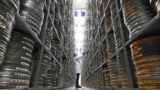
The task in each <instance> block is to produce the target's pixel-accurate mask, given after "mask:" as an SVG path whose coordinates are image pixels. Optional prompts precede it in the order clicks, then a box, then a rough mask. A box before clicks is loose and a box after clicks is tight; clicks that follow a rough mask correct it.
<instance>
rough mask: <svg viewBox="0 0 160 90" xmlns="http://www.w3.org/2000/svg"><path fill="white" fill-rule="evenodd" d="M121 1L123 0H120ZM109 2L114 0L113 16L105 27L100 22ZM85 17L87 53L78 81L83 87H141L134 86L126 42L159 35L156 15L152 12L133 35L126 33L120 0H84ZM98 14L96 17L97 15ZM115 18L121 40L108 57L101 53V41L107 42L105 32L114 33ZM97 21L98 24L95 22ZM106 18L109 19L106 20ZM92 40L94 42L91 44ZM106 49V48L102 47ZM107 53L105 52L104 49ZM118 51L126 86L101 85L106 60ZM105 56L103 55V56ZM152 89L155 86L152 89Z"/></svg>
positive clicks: (134, 89) (131, 89)
mask: <svg viewBox="0 0 160 90" xmlns="http://www.w3.org/2000/svg"><path fill="white" fill-rule="evenodd" d="M124 1H125V0H124ZM111 3H114V4H115V10H116V16H115V18H114V22H113V21H112V23H110V27H105V31H104V26H103V25H104V23H105V20H106V19H107V17H108V16H110V15H111V11H110V6H111ZM87 4H88V19H87V24H88V26H87V30H88V41H87V42H88V49H89V50H90V51H89V52H90V53H88V57H86V61H85V62H84V63H85V64H83V73H82V83H83V85H84V86H86V87H92V88H98V89H101V90H106V89H107V90H144V89H140V88H138V86H137V82H136V77H135V74H134V70H133V67H134V66H133V64H132V60H131V54H130V48H129V45H130V44H131V43H132V42H133V41H135V40H138V39H140V38H143V37H146V36H152V35H159V34H160V31H159V28H160V26H159V25H158V22H159V21H160V16H159V15H156V16H155V17H153V19H152V20H151V21H150V22H149V23H147V24H146V25H145V26H144V27H143V28H142V30H141V31H139V33H138V34H136V35H135V36H134V37H133V38H131V39H129V37H127V36H126V35H127V33H128V32H126V31H127V28H126V26H125V25H124V22H123V15H122V7H121V5H120V0H94V1H93V0H89V1H88V3H87ZM97 17H98V18H97ZM116 21H117V22H118V24H117V25H118V26H119V30H120V36H121V43H122V45H121V46H120V47H118V48H116V50H115V51H114V52H113V53H112V54H111V55H110V56H109V57H108V56H107V57H104V54H103V53H104V52H105V51H103V50H104V48H106V47H105V45H108V44H107V42H109V38H108V37H109V35H111V34H114V31H113V27H114V23H115V22H116ZM96 22H98V24H97V23H96ZM108 22H109V21H108ZM95 44H96V45H95ZM106 52H107V51H106ZM105 54H109V53H105ZM120 54H122V55H123V56H124V57H123V58H124V59H123V60H122V61H121V64H122V65H124V66H125V67H124V68H125V77H126V78H127V79H128V81H127V82H128V83H129V86H128V87H127V88H122V87H121V88H118V87H110V86H107V87H106V85H105V79H107V80H108V78H105V77H104V76H103V74H104V75H105V73H106V72H108V71H109V69H108V68H109V66H108V63H109V62H110V61H113V59H117V58H118V55H120ZM106 58H107V59H106ZM101 59H102V60H101ZM155 90H156V89H155Z"/></svg>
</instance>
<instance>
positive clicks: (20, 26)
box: [0, 0, 74, 90]
mask: <svg viewBox="0 0 160 90" xmlns="http://www.w3.org/2000/svg"><path fill="white" fill-rule="evenodd" d="M55 1H56V0H55ZM56 2H57V1H56ZM66 2H68V4H71V3H72V0H69V1H68V0H67V1H65V3H63V4H64V7H68V9H70V10H71V9H72V7H71V6H70V5H67V4H66ZM0 3H3V4H4V5H6V6H8V7H10V6H9V5H8V2H7V1H6V0H1V1H0ZM50 3H51V0H47V1H46V4H45V9H44V13H45V16H44V21H43V26H42V33H41V35H40V38H39V37H38V36H35V35H34V33H33V31H32V30H31V28H30V27H29V26H28V25H27V23H26V22H25V21H24V20H23V19H22V18H21V17H20V15H19V14H18V13H15V22H16V24H15V27H14V28H15V29H16V30H17V31H19V32H22V33H25V34H27V35H30V36H31V37H33V39H34V40H35V41H36V44H37V45H38V46H37V47H38V48H39V54H38V57H37V64H36V66H35V73H34V75H33V76H34V78H33V80H32V82H33V87H31V88H28V89H24V90H56V89H58V88H66V86H65V85H64V86H61V87H58V86H57V87H51V88H38V78H39V72H40V67H41V62H42V56H43V52H44V51H45V52H47V53H48V54H49V55H51V57H52V58H53V59H54V60H55V62H56V63H57V65H59V67H60V68H61V69H62V71H63V74H65V75H66V76H65V80H64V81H67V80H68V81H70V82H69V83H70V86H71V85H73V83H74V77H73V76H71V74H72V73H71V72H69V71H68V70H67V68H66V67H65V66H66V65H64V66H63V64H62V63H61V62H59V61H58V60H57V58H56V56H55V55H53V54H52V53H51V52H50V51H48V49H47V48H46V47H45V45H44V40H45V35H46V34H45V33H46V29H47V26H48V18H50V14H49V13H50V12H49V11H50ZM65 10H66V9H64V10H63V12H65ZM69 12H70V11H68V12H67V13H65V14H64V15H62V16H61V15H60V13H59V15H60V18H61V22H63V23H62V28H63V33H62V34H63V35H64V33H66V31H67V33H68V34H70V36H68V37H67V38H70V39H72V38H73V37H72V34H73V31H70V30H69V28H71V27H70V26H68V25H66V26H67V29H68V30H64V26H65V25H64V24H65V22H64V19H65V18H64V17H70V18H69V19H68V20H69V21H70V22H71V23H72V21H73V20H72V19H71V18H72V17H71V13H69ZM71 23H70V24H71ZM53 28H54V30H56V28H55V27H54V25H53ZM56 31H57V30H56ZM57 36H58V37H59V35H58V34H57ZM59 40H60V41H61V40H62V39H61V38H60V37H59ZM68 43H69V44H70V45H72V44H73V43H71V42H68ZM62 44H63V43H62ZM71 48H72V47H70V48H69V49H70V50H71ZM64 49H65V47H62V46H61V52H62V53H65V56H67V54H68V53H71V52H70V51H65V50H64ZM72 53H73V52H72ZM61 55H62V54H61ZM71 59H72V56H71V57H69V58H67V61H69V60H71ZM68 64H70V63H68ZM68 64H67V65H68ZM7 90H11V89H7ZM15 90H19V89H15Z"/></svg>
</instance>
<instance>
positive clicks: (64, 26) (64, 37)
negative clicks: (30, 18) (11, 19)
mask: <svg viewBox="0 0 160 90" xmlns="http://www.w3.org/2000/svg"><path fill="white" fill-rule="evenodd" d="M0 3H3V4H4V5H6V6H7V7H10V6H9V4H8V1H7V0H1V1H0ZM51 3H54V5H55V9H56V10H57V11H55V10H53V11H54V17H53V16H51V14H50V10H51V9H52V8H51ZM55 14H57V16H58V17H56V16H55ZM15 18H16V20H15V23H16V24H15V27H14V28H15V30H17V31H19V32H21V33H24V34H27V35H30V36H31V37H32V38H33V39H34V40H35V42H36V47H37V48H38V52H35V53H37V56H36V59H37V60H36V64H35V66H34V73H33V74H32V77H33V78H32V80H31V84H32V85H31V86H30V87H29V88H25V90H53V89H58V88H65V87H70V86H73V85H74V74H73V73H74V69H73V68H72V66H73V61H72V58H73V51H74V49H73V42H72V40H73V16H72V0H65V1H63V0H53V1H52V0H46V1H45V8H44V20H43V25H42V31H41V34H40V36H35V35H34V33H33V31H32V29H31V28H30V27H29V26H28V24H27V23H26V21H24V20H23V19H22V17H21V16H20V15H19V13H15ZM49 20H51V21H52V27H51V30H53V32H54V35H53V40H52V50H53V49H54V51H53V52H51V51H49V50H48V49H47V47H46V46H45V44H44V42H45V37H46V32H47V28H48V27H49V25H48V24H49V23H48V22H49ZM55 20H58V21H59V22H60V25H59V26H55V23H54V22H55ZM55 42H56V43H55ZM44 53H47V54H49V55H50V56H51V58H52V62H53V63H54V64H55V65H56V67H54V68H52V69H55V68H58V69H59V71H57V77H60V76H61V78H58V79H57V84H56V85H54V86H52V87H48V88H45V87H44V88H43V87H42V88H40V87H38V82H39V77H40V69H41V64H42V58H43V54H44ZM68 66H70V67H68ZM59 74H61V75H59ZM7 90H9V89H7ZM11 90H12V89H11ZM14 90H16V89H14ZM17 90H19V89H17ZM21 90H22V89H21Z"/></svg>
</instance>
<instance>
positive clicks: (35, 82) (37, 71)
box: [32, 0, 51, 90]
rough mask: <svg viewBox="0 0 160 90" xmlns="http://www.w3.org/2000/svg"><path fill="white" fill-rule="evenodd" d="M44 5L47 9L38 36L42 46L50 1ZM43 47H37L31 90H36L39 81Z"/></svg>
mask: <svg viewBox="0 0 160 90" xmlns="http://www.w3.org/2000/svg"><path fill="white" fill-rule="evenodd" d="M46 3H47V6H48V8H45V9H44V21H43V25H42V31H41V34H40V39H41V41H42V43H43V45H44V41H45V36H46V30H47V26H48V17H49V11H50V3H51V0H47V1H46ZM43 45H41V46H39V53H38V56H37V61H36V65H35V70H34V75H33V76H34V78H33V80H32V83H33V88H34V89H35V90H37V88H38V81H39V75H40V68H41V63H42V56H43V52H44V46H43Z"/></svg>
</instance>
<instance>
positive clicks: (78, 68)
mask: <svg viewBox="0 0 160 90" xmlns="http://www.w3.org/2000/svg"><path fill="white" fill-rule="evenodd" d="M87 52H88V51H87ZM87 52H84V53H82V55H84V54H86V53H87ZM82 55H80V56H79V57H78V56H77V54H74V62H75V71H76V88H81V86H80V85H79V76H80V74H81V73H82V70H81V63H80V60H81V58H82Z"/></svg>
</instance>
